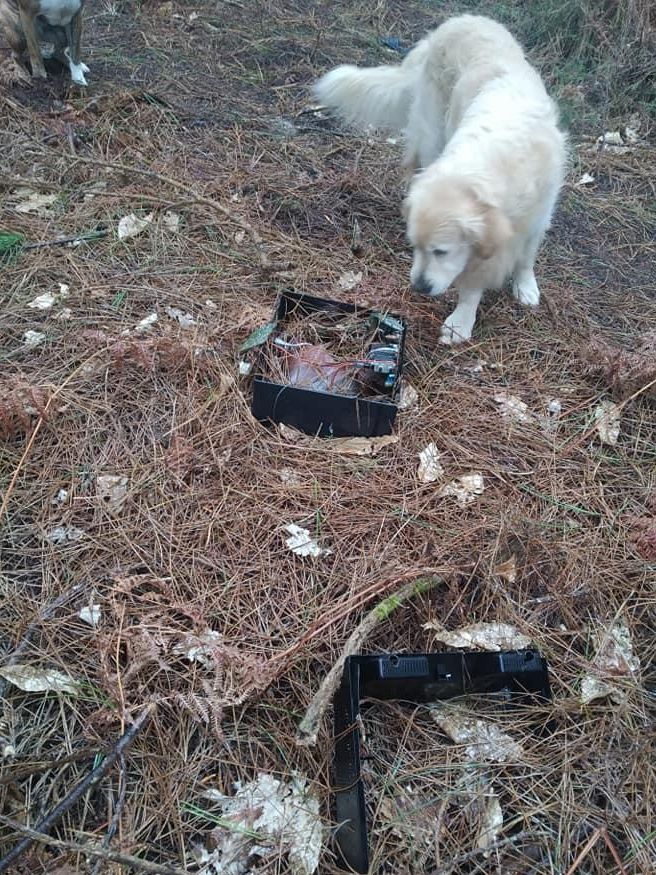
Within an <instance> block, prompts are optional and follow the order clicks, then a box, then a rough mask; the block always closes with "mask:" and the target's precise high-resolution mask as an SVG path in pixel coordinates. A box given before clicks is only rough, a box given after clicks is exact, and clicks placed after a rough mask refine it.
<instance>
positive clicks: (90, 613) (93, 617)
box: [78, 605, 102, 629]
mask: <svg viewBox="0 0 656 875" xmlns="http://www.w3.org/2000/svg"><path fill="white" fill-rule="evenodd" d="M78 617H79V618H80V620H82V621H83V622H84V623H88V624H89V626H93V627H94V629H95V628H96V627H97V626H99V625H100V622H101V620H102V609H101V607H100V605H85V606H84V607H83V608H80V611H79V613H78Z"/></svg>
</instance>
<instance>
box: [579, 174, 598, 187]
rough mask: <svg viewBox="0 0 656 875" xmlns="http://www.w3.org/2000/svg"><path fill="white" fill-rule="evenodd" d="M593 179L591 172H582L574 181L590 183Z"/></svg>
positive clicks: (580, 183)
mask: <svg viewBox="0 0 656 875" xmlns="http://www.w3.org/2000/svg"><path fill="white" fill-rule="evenodd" d="M594 181H595V178H594V176H593V175H592V174H591V173H584V174H583V176H582V177H581V178H580V179H579V181H578V182H577V183H576V184H577V185H591V184H592V183H593V182H594Z"/></svg>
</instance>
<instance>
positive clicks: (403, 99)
mask: <svg viewBox="0 0 656 875" xmlns="http://www.w3.org/2000/svg"><path fill="white" fill-rule="evenodd" d="M423 48H424V47H423V46H422V44H421V43H420V44H419V45H418V46H416V47H415V48H414V49H413V51H411V52H410V54H409V55H408V56H407V57H406V58H405V59H404V61H403V63H402V64H401V65H400V66H397V67H389V66H383V67H355V66H352V65H351V64H347V65H345V66H343V67H336V68H335V69H334V70H331V71H330V72H329V73H326V75H325V76H322V77H321V79H319V81H318V82H316V83H315V86H314V93H315V96H316V98H317V100H319V101H320V102H321V103H322V104H323V105H324V106H327V107H329V108H330V109H332V110H334V111H335V112H337V114H338V115H339V116H341V118H343V119H344V121H346V122H348V123H349V124H352V125H358V126H362V127H365V126H366V125H372V126H373V127H375V128H385V129H388V130H393V131H400V130H402V129H403V128H404V127H405V125H406V124H407V121H408V114H409V112H410V104H411V103H412V95H413V90H414V84H415V80H416V78H417V74H418V72H419V68H420V65H421V62H422V61H423V57H424V51H423Z"/></svg>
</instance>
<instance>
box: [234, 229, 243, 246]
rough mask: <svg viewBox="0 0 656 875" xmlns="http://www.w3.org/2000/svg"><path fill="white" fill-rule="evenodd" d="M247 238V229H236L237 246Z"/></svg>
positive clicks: (235, 239)
mask: <svg viewBox="0 0 656 875" xmlns="http://www.w3.org/2000/svg"><path fill="white" fill-rule="evenodd" d="M245 239H246V231H243V230H241V229H240V230H239V231H235V235H234V241H235V243H236V244H237V246H241V244H242V243H243V242H244V240H245Z"/></svg>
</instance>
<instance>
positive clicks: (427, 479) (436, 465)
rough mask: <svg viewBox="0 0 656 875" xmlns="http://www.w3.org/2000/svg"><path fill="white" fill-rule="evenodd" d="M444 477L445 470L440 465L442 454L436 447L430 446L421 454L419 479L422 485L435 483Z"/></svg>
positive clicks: (418, 470) (418, 471) (431, 444)
mask: <svg viewBox="0 0 656 875" xmlns="http://www.w3.org/2000/svg"><path fill="white" fill-rule="evenodd" d="M443 476H444V468H443V467H442V465H441V464H440V453H439V450H438V449H437V447H436V445H435V444H433V443H430V444H428V446H426V447H424V449H423V450H422V451H421V452H420V453H419V467H418V469H417V477H418V478H419V479H420V480H421V482H422V483H434V482H435V481H436V480H441V479H442V477H443Z"/></svg>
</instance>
